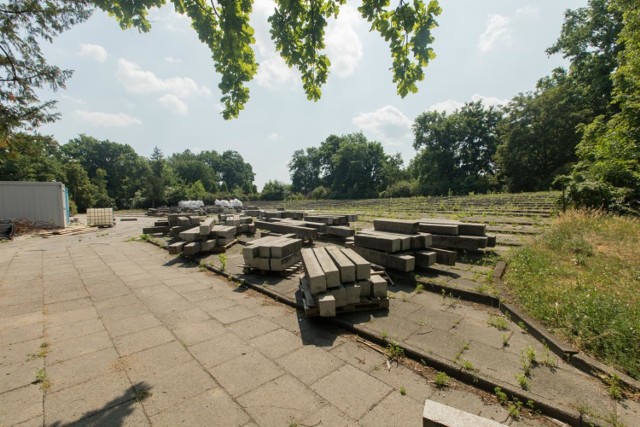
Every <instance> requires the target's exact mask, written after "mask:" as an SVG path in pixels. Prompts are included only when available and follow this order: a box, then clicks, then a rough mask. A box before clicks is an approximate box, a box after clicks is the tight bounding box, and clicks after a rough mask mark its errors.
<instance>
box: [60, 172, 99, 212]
mask: <svg viewBox="0 0 640 427" xmlns="http://www.w3.org/2000/svg"><path fill="white" fill-rule="evenodd" d="M64 171H65V175H66V179H65V181H64V183H65V185H66V186H67V188H68V189H69V196H70V197H71V199H72V200H73V201H74V202H75V203H76V206H77V207H78V211H79V212H85V211H86V210H87V208H91V207H93V206H95V203H96V194H97V193H98V189H97V188H96V186H95V185H93V184H92V183H91V180H90V179H89V174H87V171H86V170H84V169H83V168H82V165H80V163H79V162H77V161H69V162H67V163H65V165H64Z"/></svg>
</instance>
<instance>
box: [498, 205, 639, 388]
mask: <svg viewBox="0 0 640 427" xmlns="http://www.w3.org/2000/svg"><path fill="white" fill-rule="evenodd" d="M504 280H505V284H506V286H507V287H508V289H509V290H510V291H511V293H512V294H513V295H514V296H515V297H516V299H517V300H518V302H519V303H520V304H521V305H522V306H523V307H524V308H525V309H526V310H527V311H528V312H529V314H531V315H532V316H534V317H536V318H537V319H539V320H541V321H542V322H543V323H545V324H546V325H547V327H549V328H550V329H552V330H554V331H555V332H556V333H559V334H560V335H562V336H564V337H565V338H567V339H569V340H570V341H571V342H572V343H573V344H574V345H575V346H576V347H578V348H580V349H581V350H584V351H586V352H589V353H591V354H592V355H594V356H596V357H597V358H598V359H600V360H602V361H603V362H605V363H607V364H609V365H611V366H614V367H616V368H618V369H621V370H623V371H625V372H626V373H628V374H629V375H631V376H632V377H634V378H636V379H640V340H639V339H638V336H639V334H640V293H639V292H638V290H639V289H640V220H638V219H637V218H628V217H626V218H625V217H618V216H612V215H606V214H601V213H593V212H592V213H588V212H578V211H571V212H567V213H565V214H563V215H561V216H560V217H559V218H558V219H557V220H556V221H555V222H554V223H553V224H552V226H551V227H550V229H549V230H548V231H547V232H545V233H544V234H542V235H541V236H539V237H538V238H537V239H536V240H535V241H534V242H533V243H531V244H530V245H528V246H525V247H522V248H518V249H515V250H514V251H513V252H512V253H511V254H510V255H509V256H508V269H507V272H506V275H505V278H504Z"/></svg>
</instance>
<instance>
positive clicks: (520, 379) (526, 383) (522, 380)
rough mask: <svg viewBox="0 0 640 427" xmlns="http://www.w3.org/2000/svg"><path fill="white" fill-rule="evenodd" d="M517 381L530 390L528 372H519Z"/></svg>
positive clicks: (524, 388) (523, 387)
mask: <svg viewBox="0 0 640 427" xmlns="http://www.w3.org/2000/svg"><path fill="white" fill-rule="evenodd" d="M516 381H518V384H520V387H522V389H523V390H529V377H528V376H527V375H526V374H517V375H516Z"/></svg>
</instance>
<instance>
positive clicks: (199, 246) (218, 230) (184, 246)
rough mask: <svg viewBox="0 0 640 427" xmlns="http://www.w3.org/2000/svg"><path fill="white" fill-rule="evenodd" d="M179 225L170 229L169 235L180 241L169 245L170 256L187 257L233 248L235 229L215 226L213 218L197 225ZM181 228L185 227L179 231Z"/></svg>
mask: <svg viewBox="0 0 640 427" xmlns="http://www.w3.org/2000/svg"><path fill="white" fill-rule="evenodd" d="M193 225H194V223H191V225H190V226H187V225H179V226H175V227H172V229H171V234H172V235H173V236H174V237H176V236H175V235H176V234H177V238H178V239H180V240H179V241H177V242H174V243H172V244H170V245H169V253H170V254H176V255H177V254H183V255H187V256H192V255H196V254H198V253H201V252H204V253H212V252H213V253H219V252H225V251H226V250H227V249H229V248H230V247H231V246H233V245H234V244H235V243H236V242H237V240H236V227H233V226H227V225H216V224H215V218H207V219H205V220H204V221H202V222H201V223H200V224H199V225H196V226H195V227H194V226H193ZM183 227H187V228H186V229H184V230H181V229H182V228H183Z"/></svg>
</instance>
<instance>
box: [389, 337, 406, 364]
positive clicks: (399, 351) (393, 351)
mask: <svg viewBox="0 0 640 427" xmlns="http://www.w3.org/2000/svg"><path fill="white" fill-rule="evenodd" d="M385 354H386V355H387V358H388V359H389V360H391V361H393V360H398V359H400V358H402V357H404V349H403V348H402V347H400V346H399V345H398V344H396V343H394V342H390V343H389V344H388V345H387V348H386V349H385Z"/></svg>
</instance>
